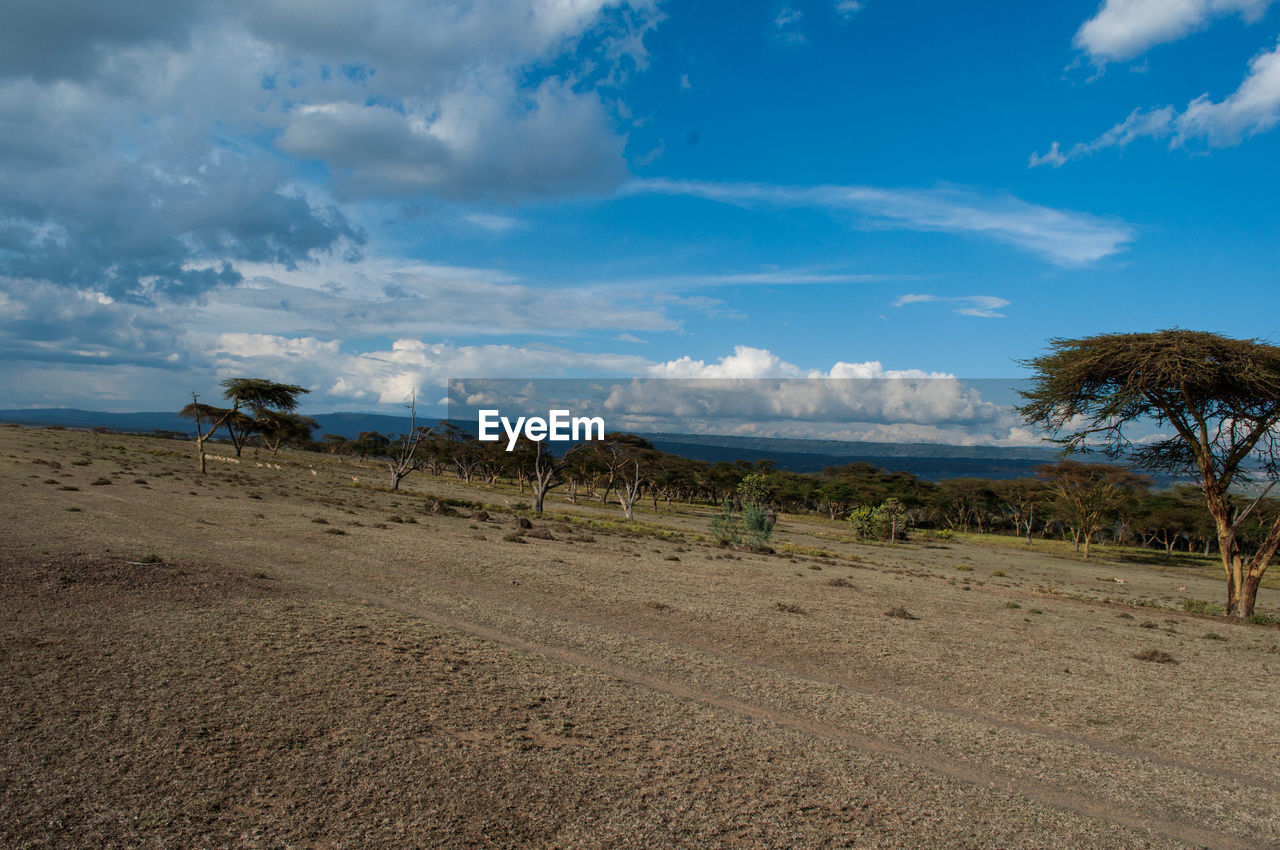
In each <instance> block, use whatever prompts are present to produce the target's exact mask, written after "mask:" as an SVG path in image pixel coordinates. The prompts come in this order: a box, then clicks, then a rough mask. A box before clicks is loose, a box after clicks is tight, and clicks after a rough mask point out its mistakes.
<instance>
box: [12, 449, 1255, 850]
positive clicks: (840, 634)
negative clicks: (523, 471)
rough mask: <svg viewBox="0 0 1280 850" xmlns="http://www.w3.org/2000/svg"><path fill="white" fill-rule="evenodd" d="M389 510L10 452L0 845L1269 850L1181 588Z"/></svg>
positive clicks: (920, 553) (301, 457)
mask: <svg viewBox="0 0 1280 850" xmlns="http://www.w3.org/2000/svg"><path fill="white" fill-rule="evenodd" d="M215 450H216V451H221V452H223V453H224V454H226V453H228V450H227V448H226V447H225V446H218V447H215ZM276 466H279V467H280V468H279V469H276V468H275V467H276ZM387 477H388V476H387V475H386V473H385V472H381V473H380V472H379V470H378V469H377V468H376V467H373V466H370V465H359V464H354V463H351V462H345V463H344V462H342V461H339V460H338V459H336V458H332V457H328V456H320V455H310V454H303V453H299V454H291V455H281V456H280V457H278V458H269V457H266V456H262V457H259V458H257V459H256V460H255V459H254V458H253V457H252V456H251V452H246V456H245V457H244V458H243V459H241V462H240V463H239V464H232V463H228V462H221V463H216V462H211V463H210V471H209V474H208V475H206V476H200V475H198V474H197V473H196V472H195V469H194V458H193V457H192V447H191V446H190V444H186V443H182V442H174V441H167V440H157V439H149V438H139V437H124V436H120V435H115V434H90V433H85V432H76V431H59V430H47V429H25V428H24V429H20V428H10V427H0V500H2V504H3V506H4V509H3V511H2V512H0V583H2V590H3V592H2V593H0V747H2V748H3V749H2V750H0V752H3V758H0V806H2V807H3V808H2V809H0V846H4V847H108V846H115V847H125V846H128V847H135V846H140V847H220V846H246V847H259V846H261V847H353V848H354V847H383V846H387V847H391V846H485V847H509V846H516V845H533V846H543V847H652V846H663V845H682V846H697V847H708V846H727V847H738V846H743V847H755V846H770V847H824V846H835V847H847V846H852V847H939V846H954V847H1010V848H1022V847H1073V848H1074V847H1180V846H1209V847H1275V846H1280V701H1278V700H1277V699H1276V693H1277V688H1276V685H1277V681H1278V678H1277V673H1278V672H1280V630H1277V629H1276V628H1274V627H1269V626H1256V625H1247V624H1236V623H1231V622H1227V621H1224V620H1222V619H1218V618H1209V617H1200V616H1195V615H1191V614H1186V613H1182V612H1181V611H1180V610H1175V609H1178V608H1180V607H1181V601H1182V600H1183V599H1187V598H1199V599H1208V600H1214V601H1217V600H1218V599H1219V596H1220V595H1221V582H1220V581H1217V580H1216V579H1213V578H1210V577H1208V576H1207V575H1205V574H1203V573H1202V571H1201V570H1198V569H1194V568H1190V567H1188V568H1175V567H1161V566H1160V565H1151V566H1148V565H1141V564H1131V563H1130V564H1126V563H1123V562H1117V561H1102V562H1090V563H1083V562H1081V561H1079V560H1076V559H1074V558H1070V557H1063V556H1061V554H1060V553H1059V552H1058V551H1057V550H1055V549H1053V547H1050V546H1048V545H1047V544H1045V545H1042V546H1040V547H1039V548H1037V547H1032V548H1031V549H1030V550H1028V549H1026V548H1025V547H1019V546H1011V545H989V544H983V543H981V542H972V541H968V542H956V541H951V542H932V543H930V542H924V541H920V542H914V543H908V544H903V545H898V546H862V545H857V544H853V543H851V542H849V541H847V540H845V539H844V537H843V535H842V534H841V530H840V527H839V525H838V524H835V523H826V522H823V521H820V520H817V519H812V518H794V517H784V518H783V522H782V523H781V524H780V527H779V533H778V535H777V539H776V541H775V543H774V545H775V547H776V548H777V549H778V553H777V554H774V555H763V554H750V553H743V552H726V551H724V550H722V549H719V548H717V547H715V546H713V545H711V544H710V543H709V541H707V540H706V531H707V519H708V514H707V512H706V511H704V510H699V509H689V508H680V507H676V508H664V509H663V511H661V512H660V513H658V514H656V515H655V514H653V513H652V512H651V508H652V506H651V505H650V506H649V510H646V511H645V512H644V513H643V514H641V515H639V519H640V522H639V523H637V524H635V525H634V526H631V527H628V526H627V525H626V524H624V523H622V522H620V519H621V517H620V512H619V511H618V510H617V509H616V507H602V506H600V505H598V504H594V505H570V504H568V503H567V502H566V501H565V499H564V493H563V492H560V491H557V492H556V494H555V495H554V498H553V499H552V500H551V501H549V503H548V504H549V508H548V511H549V516H548V517H547V518H545V519H543V520H535V521H534V526H535V528H534V531H533V533H531V534H530V533H526V534H524V535H522V536H516V535H515V534H514V532H515V531H516V525H515V513H514V512H515V511H516V510H517V509H518V508H519V506H520V503H521V502H522V501H527V496H526V497H522V496H521V495H520V494H519V492H518V491H516V490H514V489H512V488H503V487H483V486H463V485H461V484H459V483H458V482H457V481H456V480H454V479H444V478H440V479H437V478H433V477H430V476H426V475H419V476H415V477H413V478H410V479H409V480H408V481H407V482H406V486H407V487H408V490H406V491H404V492H400V493H395V494H393V493H388V492H386V490H385V486H386V483H387V482H386V478H387ZM427 494H431V495H433V496H438V497H448V498H453V499H468V500H472V501H475V502H478V503H483V504H484V506H485V509H486V510H487V511H488V513H489V514H490V517H489V519H488V520H487V521H481V520H478V519H475V518H473V517H472V516H471V510H470V509H461V510H460V512H459V514H458V515H457V516H447V515H441V514H437V513H432V512H430V510H429V509H428V501H427V500H426V499H425V496H426V495H427ZM509 538H514V539H509ZM1117 579H1119V580H1120V581H1117ZM1277 595H1278V594H1277V592H1276V591H1275V590H1269V589H1264V591H1263V595H1262V598H1261V599H1260V602H1261V606H1260V610H1267V611H1273V610H1275V609H1274V607H1269V606H1274V603H1275V597H1276V596H1277ZM897 608H905V610H906V611H907V612H909V614H910V616H911V617H914V618H915V619H906V618H903V617H898V616H887V615H886V612H888V611H892V610H894V609H897ZM1137 656H1144V657H1155V658H1164V659H1167V660H1166V662H1165V663H1160V662H1159V661H1151V660H1143V659H1141V658H1139V657H1137Z"/></svg>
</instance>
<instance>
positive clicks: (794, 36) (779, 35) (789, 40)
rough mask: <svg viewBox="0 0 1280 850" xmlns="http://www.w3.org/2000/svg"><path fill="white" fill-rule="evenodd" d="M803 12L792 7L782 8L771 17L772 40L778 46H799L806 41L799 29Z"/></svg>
mask: <svg viewBox="0 0 1280 850" xmlns="http://www.w3.org/2000/svg"><path fill="white" fill-rule="evenodd" d="M802 18H804V12H801V11H800V10H799V9H796V8H795V7H794V6H783V7H782V8H781V9H779V10H778V12H777V14H776V15H774V17H773V40H774V41H776V42H778V43H779V44H786V45H799V44H804V43H805V42H806V41H808V39H807V38H806V37H805V34H804V32H803V31H802V30H801V29H800V21H801V19H802Z"/></svg>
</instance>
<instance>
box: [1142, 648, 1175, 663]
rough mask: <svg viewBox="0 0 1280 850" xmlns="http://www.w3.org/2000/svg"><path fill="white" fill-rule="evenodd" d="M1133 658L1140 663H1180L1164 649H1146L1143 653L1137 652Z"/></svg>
mask: <svg viewBox="0 0 1280 850" xmlns="http://www.w3.org/2000/svg"><path fill="white" fill-rule="evenodd" d="M1133 657H1134V658H1136V659H1138V660H1139V661H1150V662H1151V663H1152V664H1177V663H1178V659H1176V658H1174V657H1173V656H1172V655H1170V654H1169V653H1167V652H1165V651H1164V650H1163V649H1145V650H1143V651H1142V652H1135V653H1134V655H1133Z"/></svg>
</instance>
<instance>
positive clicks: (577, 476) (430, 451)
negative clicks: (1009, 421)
mask: <svg viewBox="0 0 1280 850" xmlns="http://www.w3.org/2000/svg"><path fill="white" fill-rule="evenodd" d="M1049 345H1050V351H1049V352H1048V353H1047V354H1044V355H1042V356H1040V357H1036V358H1033V359H1030V360H1026V361H1023V365H1024V366H1026V367H1027V368H1028V369H1029V370H1030V371H1031V373H1032V386H1031V389H1030V390H1028V391H1025V392H1022V397H1023V400H1024V402H1025V403H1024V404H1023V405H1021V406H1020V407H1019V408H1018V412H1019V413H1020V414H1021V416H1022V418H1023V419H1024V421H1026V422H1027V423H1029V424H1030V425H1032V426H1034V427H1036V428H1037V429H1039V430H1040V431H1041V432H1042V433H1045V434H1046V435H1048V436H1049V437H1050V438H1051V439H1053V440H1055V441H1057V442H1059V443H1060V444H1062V445H1063V447H1064V452H1065V453H1073V452H1090V451H1094V452H1102V453H1104V454H1105V455H1107V456H1108V457H1109V458H1110V459H1111V460H1112V461H1124V462H1127V463H1128V466H1125V465H1121V464H1120V463H1115V462H1113V463H1102V464H1098V463H1083V462H1081V461H1078V460H1073V459H1070V458H1064V459H1063V460H1061V461H1058V462H1057V463H1054V464H1046V465H1045V466H1043V467H1041V468H1040V469H1039V470H1037V472H1038V474H1037V477H1035V478H1024V479H1018V480H1014V481H990V480H984V479H972V478H969V479H953V480H950V481H943V482H939V483H929V482H924V481H921V480H919V479H917V478H915V477H914V476H912V475H910V474H907V473H904V472H886V471H884V470H881V469H877V468H875V467H872V466H870V465H868V464H859V463H852V464H847V465H845V466H841V467H832V468H829V469H827V470H824V472H823V473H821V474H820V475H813V474H804V473H794V472H786V471H782V470H776V469H774V468H773V466H772V464H770V463H768V462H756V463H754V464H751V463H746V462H738V463H725V462H718V463H706V462H702V461H696V460H691V459H688V458H682V457H678V456H675V455H671V454H667V453H664V452H661V451H658V450H657V449H655V448H654V447H653V445H651V444H650V443H648V442H646V441H645V440H643V439H641V438H639V437H636V436H634V435H628V434H610V435H606V439H604V440H601V441H593V442H591V443H584V444H580V445H577V446H574V447H573V448H571V449H569V450H568V451H567V452H565V453H564V454H562V455H560V456H554V455H552V454H549V453H548V452H547V449H546V446H545V444H544V443H542V442H530V441H529V440H527V439H526V438H522V439H521V440H520V442H519V443H518V444H517V446H516V448H515V451H506V450H505V447H502V446H499V445H498V444H495V443H482V442H480V441H479V440H477V439H475V438H474V437H472V436H471V435H470V434H467V433H465V432H464V431H462V430H461V429H459V428H457V427H456V426H454V425H452V424H450V423H447V422H442V423H440V425H439V426H438V427H425V426H423V427H419V426H418V425H417V416H416V405H415V404H414V403H412V402H411V404H410V410H411V426H410V430H409V432H408V433H406V434H400V435H383V434H378V433H376V432H367V433H364V434H361V435H359V436H358V437H357V438H356V439H355V440H347V439H345V438H343V437H338V436H335V435H328V434H326V435H324V436H323V437H321V439H320V440H318V441H315V440H313V439H312V438H311V433H312V431H313V430H314V422H310V421H308V420H306V419H305V417H301V416H299V415H298V414H296V412H295V411H296V409H297V405H298V399H299V397H300V396H301V395H302V394H304V393H306V392H308V391H307V390H306V389H305V388H303V387H300V386H297V385H293V384H281V383H276V382H273V381H268V380H264V379H258V378H231V379H227V380H225V381H223V382H222V388H223V399H224V400H225V401H226V402H227V404H226V405H224V406H214V405H207V404H204V403H202V402H200V399H199V397H198V396H196V395H195V394H194V393H193V394H192V400H191V404H189V405H187V406H186V407H184V408H183V409H182V411H181V414H182V415H183V416H186V417H188V418H190V419H192V420H193V421H194V422H195V424H196V450H197V453H198V455H199V458H200V470H201V472H204V471H205V468H204V467H205V454H204V443H205V441H207V440H209V439H212V438H213V437H214V435H215V434H216V433H217V432H219V431H220V430H223V431H225V432H226V433H227V435H228V438H229V440H230V442H231V444H232V445H233V446H234V448H235V452H236V454H237V455H239V454H240V452H241V450H242V449H243V447H244V446H245V445H247V444H249V443H250V442H251V441H257V442H260V443H261V444H263V445H265V446H267V447H268V448H270V449H271V450H272V451H277V450H278V449H279V447H280V446H281V445H284V444H295V445H297V446H299V447H300V448H312V449H317V450H321V451H330V452H335V453H343V454H356V455H362V456H365V457H371V458H376V459H378V460H380V461H382V462H384V463H386V465H387V468H388V471H389V473H390V475H391V485H390V486H391V488H392V489H396V488H398V487H399V485H400V482H401V481H402V480H403V479H404V478H405V477H406V476H407V475H410V474H412V473H414V472H417V471H420V470H425V471H427V472H428V473H430V474H434V475H444V474H449V473H452V474H454V475H457V476H458V477H459V478H460V479H462V480H463V481H466V482H470V481H473V480H476V479H477V478H479V479H481V480H485V481H489V482H496V481H499V480H503V479H506V480H509V481H512V482H513V483H515V484H516V485H518V486H519V487H520V489H521V490H522V491H524V490H525V489H526V488H527V489H528V490H529V491H530V492H531V493H532V496H533V500H534V502H533V503H534V508H535V510H536V511H538V512H539V513H541V512H542V508H543V505H544V501H545V498H546V495H547V494H548V493H549V492H550V491H551V490H553V489H555V488H558V487H566V488H567V490H568V498H569V499H570V500H571V501H577V500H579V499H599V500H600V501H601V502H602V503H608V502H610V501H611V500H613V501H616V502H617V503H618V504H619V505H620V506H621V508H622V511H623V514H624V515H625V516H626V518H627V519H631V518H632V517H633V515H634V511H635V506H636V504H637V503H639V502H640V501H641V500H642V499H644V498H646V497H647V498H649V499H651V500H652V503H653V509H654V510H655V511H657V510H659V508H660V505H661V504H662V503H666V504H667V505H670V504H671V503H672V502H674V501H684V502H690V503H692V502H696V501H704V502H708V503H711V504H720V505H722V507H723V508H724V512H725V516H726V517H728V516H729V513H730V510H729V509H730V507H731V506H732V505H733V503H736V505H737V507H738V509H741V508H742V506H743V505H744V504H746V505H749V506H751V507H752V509H753V510H762V509H763V505H765V504H766V503H767V504H768V505H769V506H770V509H772V507H773V506H775V505H776V506H777V507H778V508H781V509H784V510H790V511H814V512H817V511H821V512H825V513H826V514H827V515H828V516H829V517H831V518H832V519H840V518H845V519H846V520H847V521H848V522H849V524H850V526H851V527H852V529H853V530H854V533H856V534H858V535H860V536H864V537H882V538H885V539H888V540H898V539H900V538H901V536H902V535H903V534H905V533H906V532H907V530H908V529H911V528H913V527H915V528H935V529H947V530H952V531H975V530H976V531H977V532H978V533H983V534H990V533H1006V534H1008V533H1012V534H1017V535H1018V536H1020V537H1023V538H1024V539H1026V540H1027V541H1028V542H1029V543H1030V542H1034V540H1035V539H1036V537H1037V536H1039V537H1042V538H1043V537H1050V536H1061V537H1063V538H1064V539H1069V540H1071V541H1072V542H1073V543H1074V545H1075V547H1076V549H1077V550H1082V551H1083V553H1084V556H1085V557H1088V555H1089V548H1090V545H1091V544H1092V543H1093V542H1096V541H1097V540H1111V541H1116V542H1131V543H1136V544H1138V545H1142V546H1148V547H1152V546H1157V545H1158V546H1161V547H1163V549H1164V551H1165V553H1166V554H1170V553H1172V552H1173V551H1174V550H1175V549H1180V548H1183V547H1185V548H1186V549H1187V550H1200V549H1202V551H1203V552H1204V553H1205V554H1206V555H1207V554H1209V553H1210V551H1211V550H1212V549H1213V548H1214V547H1215V546H1216V548H1217V551H1218V554H1219V556H1220V557H1221V560H1222V566H1223V571H1224V574H1225V577H1226V580H1227V604H1226V610H1227V613H1228V614H1230V615H1233V616H1237V617H1248V616H1249V615H1251V614H1252V613H1253V609H1254V605H1255V602H1256V598H1257V593H1258V588H1259V586H1260V584H1261V581H1262V576H1263V574H1264V573H1265V572H1266V570H1267V568H1268V566H1269V565H1270V564H1271V561H1272V559H1273V557H1274V556H1275V554H1276V552H1277V550H1280V504H1278V503H1277V502H1276V500H1274V499H1270V498H1268V494H1269V493H1270V491H1271V489H1272V487H1273V486H1274V484H1275V482H1276V481H1277V480H1280V347H1276V346H1273V345H1270V344H1269V343H1265V342H1261V341H1258V340H1251V339H1243V340H1241V339H1231V338H1229V337H1224V336H1220V335H1218V334H1212V333H1206V332H1201V331H1188V330H1182V329H1176V328H1175V329H1172V330H1163V331H1155V332H1149V333H1120V334H1101V335H1098V336H1093V337H1086V338H1083V339H1053V340H1050V343H1049ZM1152 428H1154V429H1155V430H1154V432H1153V433H1147V434H1143V433H1142V432H1143V429H1152ZM1130 467H1131V468H1130ZM1134 470H1146V471H1160V472H1164V473H1170V474H1173V475H1175V476H1182V477H1184V478H1186V479H1187V480H1188V481H1192V482H1194V484H1191V485H1188V486H1184V487H1180V488H1174V489H1172V490H1169V491H1154V490H1152V489H1151V486H1150V481H1149V480H1148V479H1147V478H1145V477H1144V476H1143V475H1141V474H1139V473H1138V472H1135V471H1134ZM749 475H755V476H759V478H758V479H752V480H751V482H750V486H749V487H747V488H746V489H745V490H744V489H743V487H742V484H743V481H744V479H746V478H747V477H748V476H749ZM1258 479H1263V480H1265V481H1266V482H1267V483H1266V485H1265V487H1262V486H1259V487H1253V488H1248V487H1246V486H1242V485H1250V484H1252V483H1254V482H1255V481H1256V480H1258ZM1246 489H1248V490H1249V491H1250V492H1249V493H1248V495H1246V494H1245V493H1244V492H1243V491H1245V490H1246ZM747 491H750V492H751V493H752V494H753V495H752V496H751V497H750V498H746V499H744V496H743V493H744V492H747ZM1205 514H1207V515H1208V519H1206V517H1205Z"/></svg>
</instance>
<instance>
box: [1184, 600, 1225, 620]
mask: <svg viewBox="0 0 1280 850" xmlns="http://www.w3.org/2000/svg"><path fill="white" fill-rule="evenodd" d="M1182 610H1183V611H1186V612H1187V613H1189V614H1208V615H1211V616H1215V617H1216V616H1220V615H1222V614H1225V613H1227V609H1226V607H1225V606H1223V605H1219V604H1218V603H1216V602H1208V601H1206V600H1204V599H1184V600H1182Z"/></svg>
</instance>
